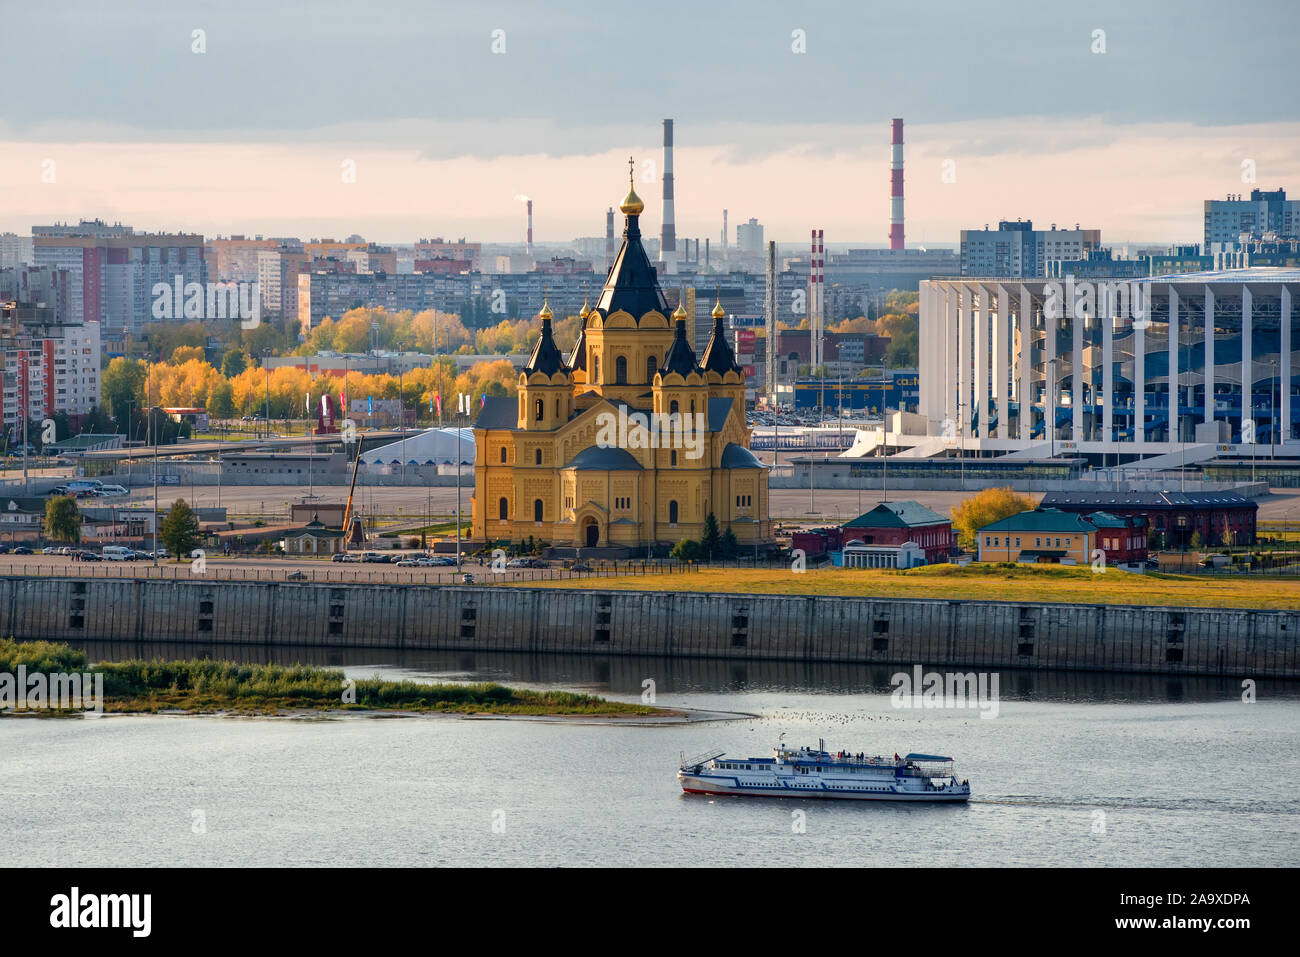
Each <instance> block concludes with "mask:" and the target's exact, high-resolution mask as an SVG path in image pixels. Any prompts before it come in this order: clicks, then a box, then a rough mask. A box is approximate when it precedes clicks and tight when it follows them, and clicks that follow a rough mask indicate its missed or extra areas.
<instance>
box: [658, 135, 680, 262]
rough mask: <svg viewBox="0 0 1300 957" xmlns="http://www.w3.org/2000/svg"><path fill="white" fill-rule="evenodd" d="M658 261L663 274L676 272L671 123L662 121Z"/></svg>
mask: <svg viewBox="0 0 1300 957" xmlns="http://www.w3.org/2000/svg"><path fill="white" fill-rule="evenodd" d="M659 261H660V262H661V263H663V264H664V272H665V273H666V274H667V275H669V276H671V275H674V274H676V272H677V221H676V219H675V218H674V216H673V121H672V120H664V218H663V228H662V230H661V231H660V233H659Z"/></svg>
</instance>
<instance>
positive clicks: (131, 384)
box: [99, 356, 149, 421]
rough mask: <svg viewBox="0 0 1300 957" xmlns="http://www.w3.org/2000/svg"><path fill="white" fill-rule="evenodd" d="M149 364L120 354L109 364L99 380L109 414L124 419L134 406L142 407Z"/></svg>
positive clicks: (120, 419)
mask: <svg viewBox="0 0 1300 957" xmlns="http://www.w3.org/2000/svg"><path fill="white" fill-rule="evenodd" d="M148 374H149V369H148V366H147V365H146V364H145V363H144V362H143V361H141V360H139V359H125V358H123V357H122V356H118V357H117V358H116V359H114V360H113V361H111V362H110V363H109V364H108V368H107V369H105V370H104V374H103V376H102V377H101V378H100V382H99V393H100V397H101V400H102V401H103V403H104V407H105V408H106V409H107V410H108V413H109V415H111V416H113V418H115V419H117V420H119V421H122V420H123V418H124V417H125V416H126V414H127V412H128V410H129V409H130V408H132V407H134V408H136V409H140V408H141V401H142V400H143V398H144V383H145V379H146V377H147V376H148Z"/></svg>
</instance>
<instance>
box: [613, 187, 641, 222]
mask: <svg viewBox="0 0 1300 957" xmlns="http://www.w3.org/2000/svg"><path fill="white" fill-rule="evenodd" d="M618 208H619V209H621V210H622V211H623V214H624V215H625V216H640V215H641V213H642V211H644V210H645V203H643V202H641V197H640V196H638V195H637V194H636V190H634V189H633V188H632V187H631V186H628V189H627V195H626V196H624V197H623V202H622V203H621V204H620V205H619V207H618Z"/></svg>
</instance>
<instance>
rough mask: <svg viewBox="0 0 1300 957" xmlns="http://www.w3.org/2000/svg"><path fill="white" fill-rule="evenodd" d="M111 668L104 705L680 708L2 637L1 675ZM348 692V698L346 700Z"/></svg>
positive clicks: (651, 711)
mask: <svg viewBox="0 0 1300 957" xmlns="http://www.w3.org/2000/svg"><path fill="white" fill-rule="evenodd" d="M19 665H25V666H26V668H27V672H28V674H33V673H36V672H41V673H44V674H56V673H60V672H62V673H67V674H71V673H86V672H95V673H102V674H103V675H104V710H105V711H107V712H124V713H156V712H158V711H164V710H177V709H179V710H182V711H192V712H195V713H205V712H207V713H212V712H218V711H221V712H235V713H238V714H283V713H286V712H295V711H303V710H311V711H376V710H382V711H411V712H444V713H454V714H489V715H533V716H556V715H582V716H615V717H621V716H634V715H656V714H657V715H663V714H671V713H672V712H669V711H665V710H663V709H660V708H651V707H647V706H645V705H639V704H622V703H620V702H614V701H606V700H605V699H604V698H600V697H597V696H595V695H586V694H575V693H573V692H568V691H526V690H520V689H517V688H507V687H505V686H504V685H498V684H486V683H484V684H468V685H451V684H421V683H419V682H414V681H381V680H380V679H378V678H374V679H369V680H362V681H357V682H356V684H355V688H353V689H348V690H349V692H350V693H349V694H348V695H347V696H345V688H346V686H345V683H344V678H343V672H342V671H340V670H337V669H332V668H315V667H310V666H307V665H293V666H282V665H241V664H235V663H233V662H229V661H206V660H205V661H157V660H155V661H142V660H134V661H120V662H115V663H111V664H109V663H96V664H93V665H92V664H91V662H90V661H89V660H88V658H87V656H86V654H85V653H84V652H82V651H79V650H77V649H75V648H72V647H71V646H69V645H64V644H57V643H54V642H48V641H33V642H16V641H13V640H0V674H4V673H8V674H17V671H18V666H19ZM345 698H346V700H345Z"/></svg>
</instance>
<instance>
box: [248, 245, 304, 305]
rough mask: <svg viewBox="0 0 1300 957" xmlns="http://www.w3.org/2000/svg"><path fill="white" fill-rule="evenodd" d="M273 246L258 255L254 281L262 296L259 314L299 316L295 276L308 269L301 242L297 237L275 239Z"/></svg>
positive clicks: (296, 277) (296, 279) (296, 278)
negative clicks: (255, 279) (255, 280)
mask: <svg viewBox="0 0 1300 957" xmlns="http://www.w3.org/2000/svg"><path fill="white" fill-rule="evenodd" d="M275 243H276V246H275V248H274V249H269V250H268V249H264V250H261V251H260V252H259V253H258V254H257V284H258V290H259V291H260V292H261V295H262V313H263V315H266V316H269V317H280V318H285V319H293V318H296V317H297V315H298V275H299V274H300V273H302V272H305V271H307V270H308V269H310V259H309V258H308V256H307V251H306V249H305V248H304V247H303V244H302V243H301V242H300V241H298V240H296V239H277V240H275Z"/></svg>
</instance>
